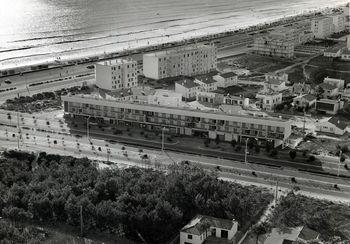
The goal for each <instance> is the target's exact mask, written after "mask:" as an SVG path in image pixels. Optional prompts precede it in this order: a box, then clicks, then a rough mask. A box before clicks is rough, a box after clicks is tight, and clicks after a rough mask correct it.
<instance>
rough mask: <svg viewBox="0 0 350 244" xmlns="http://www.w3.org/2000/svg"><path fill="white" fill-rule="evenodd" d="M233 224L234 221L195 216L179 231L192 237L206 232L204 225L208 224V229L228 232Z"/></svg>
mask: <svg viewBox="0 0 350 244" xmlns="http://www.w3.org/2000/svg"><path fill="white" fill-rule="evenodd" d="M235 223H236V221H235V220H230V219H220V218H215V217H211V216H205V215H196V216H195V217H194V218H193V219H192V220H191V221H190V222H189V223H188V224H187V225H185V226H184V227H183V228H182V229H181V232H186V233H189V234H193V235H201V234H202V233H203V232H204V231H205V230H206V226H205V225H206V224H209V226H210V227H214V228H220V229H225V230H230V229H232V227H233V225H234V224H235Z"/></svg>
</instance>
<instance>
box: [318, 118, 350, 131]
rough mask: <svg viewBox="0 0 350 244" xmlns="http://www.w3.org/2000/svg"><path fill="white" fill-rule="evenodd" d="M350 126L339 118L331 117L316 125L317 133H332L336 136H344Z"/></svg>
mask: <svg viewBox="0 0 350 244" xmlns="http://www.w3.org/2000/svg"><path fill="white" fill-rule="evenodd" d="M347 127H348V124H347V123H345V122H343V121H342V120H340V119H339V118H337V117H331V118H329V119H327V120H324V121H319V122H317V124H316V131H319V132H326V133H331V134H334V135H344V133H345V132H346V128H347Z"/></svg>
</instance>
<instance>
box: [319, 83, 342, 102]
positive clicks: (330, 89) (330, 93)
mask: <svg viewBox="0 0 350 244" xmlns="http://www.w3.org/2000/svg"><path fill="white" fill-rule="evenodd" d="M318 86H319V87H321V88H322V89H323V97H324V98H332V97H335V96H337V95H338V94H339V88H338V87H336V86H335V85H332V84H329V83H321V84H319V85H318Z"/></svg>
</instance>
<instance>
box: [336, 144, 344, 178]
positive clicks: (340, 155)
mask: <svg viewBox="0 0 350 244" xmlns="http://www.w3.org/2000/svg"><path fill="white" fill-rule="evenodd" d="M342 154H343V151H342V150H340V153H339V162H338V174H337V176H338V177H339V171H340V163H341V157H342Z"/></svg>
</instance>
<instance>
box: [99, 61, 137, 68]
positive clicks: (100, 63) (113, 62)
mask: <svg viewBox="0 0 350 244" xmlns="http://www.w3.org/2000/svg"><path fill="white" fill-rule="evenodd" d="M135 62H136V61H135V60H133V59H113V60H106V61H101V62H98V63H97V64H99V65H106V66H112V65H118V64H127V63H129V64H131V63H135Z"/></svg>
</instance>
